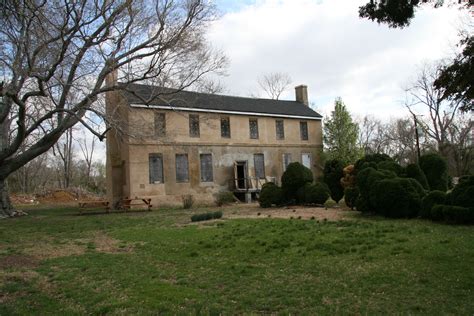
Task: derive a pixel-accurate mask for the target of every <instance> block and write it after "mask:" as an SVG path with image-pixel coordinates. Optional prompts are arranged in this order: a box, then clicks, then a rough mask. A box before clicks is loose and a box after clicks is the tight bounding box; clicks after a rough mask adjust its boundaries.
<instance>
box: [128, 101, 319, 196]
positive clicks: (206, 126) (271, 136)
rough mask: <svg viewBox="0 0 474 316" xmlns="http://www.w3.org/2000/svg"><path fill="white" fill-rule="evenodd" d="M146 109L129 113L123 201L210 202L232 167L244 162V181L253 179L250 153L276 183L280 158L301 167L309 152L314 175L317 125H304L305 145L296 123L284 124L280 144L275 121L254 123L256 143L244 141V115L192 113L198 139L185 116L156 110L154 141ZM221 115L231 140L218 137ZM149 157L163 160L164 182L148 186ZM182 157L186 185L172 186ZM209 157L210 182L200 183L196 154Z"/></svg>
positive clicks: (247, 138)
mask: <svg viewBox="0 0 474 316" xmlns="http://www.w3.org/2000/svg"><path fill="white" fill-rule="evenodd" d="M153 111H155V110H152V109H136V108H133V109H130V131H131V134H132V135H134V137H131V138H129V143H130V145H129V146H130V147H129V157H128V158H127V159H126V162H125V164H126V170H127V175H126V179H127V180H126V183H124V188H125V191H126V192H125V195H126V196H141V197H150V198H152V199H153V202H152V203H153V204H154V205H159V204H163V203H165V204H176V203H181V196H182V195H183V194H192V195H194V196H195V199H196V200H197V202H203V203H205V202H212V201H213V193H215V192H218V191H219V190H223V189H226V188H228V186H229V181H231V179H232V178H233V176H234V162H235V161H237V160H243V161H247V162H248V173H249V176H251V177H253V176H254V175H255V169H254V156H253V155H254V154H257V153H259V154H264V159H265V175H266V176H267V177H275V178H276V179H277V181H278V182H279V180H280V178H281V175H282V173H283V154H284V153H290V154H291V155H292V161H298V162H301V154H302V153H310V154H311V159H312V171H313V173H314V175H315V176H318V175H319V170H318V168H317V167H316V166H317V163H318V160H319V157H318V152H319V151H318V150H319V149H320V148H321V144H322V135H321V122H320V121H316V120H304V121H306V122H307V123H308V134H309V139H308V140H301V137H300V121H302V120H300V119H285V120H284V129H285V139H283V140H277V139H276V131H275V118H271V117H254V118H257V119H258V125H259V138H258V139H250V135H249V116H243V115H219V114H206V113H204V114H203V113H197V112H196V113H195V114H199V116H200V137H198V138H197V137H190V136H189V121H188V118H189V113H190V112H173V111H161V112H164V113H166V136H164V137H156V136H154V121H153V120H154V114H153ZM221 116H228V117H229V118H230V126H231V138H222V137H221V131H220V118H221ZM150 153H159V154H162V155H163V169H164V170H163V172H164V183H160V184H150V183H149V173H148V169H149V161H148V159H149V158H148V157H149V154H150ZM181 153H186V154H188V161H189V182H187V183H176V174H175V173H176V171H175V155H176V154H181ZM205 153H212V157H213V161H212V162H213V175H214V181H213V182H212V183H208V182H205V183H201V181H200V160H199V155H200V154H205Z"/></svg>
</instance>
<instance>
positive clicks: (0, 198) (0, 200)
mask: <svg viewBox="0 0 474 316" xmlns="http://www.w3.org/2000/svg"><path fill="white" fill-rule="evenodd" d="M16 213H17V212H16V211H15V208H14V207H13V205H12V203H11V201H10V196H9V195H8V185H7V181H6V180H5V179H0V218H2V217H13V216H15V215H16Z"/></svg>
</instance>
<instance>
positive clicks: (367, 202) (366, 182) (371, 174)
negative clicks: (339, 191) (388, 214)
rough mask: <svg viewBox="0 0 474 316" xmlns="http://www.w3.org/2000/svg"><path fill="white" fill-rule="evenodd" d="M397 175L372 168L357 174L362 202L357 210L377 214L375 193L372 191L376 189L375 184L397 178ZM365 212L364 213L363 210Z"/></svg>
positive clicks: (357, 206) (358, 203) (357, 203)
mask: <svg viewBox="0 0 474 316" xmlns="http://www.w3.org/2000/svg"><path fill="white" fill-rule="evenodd" d="M395 177H396V175H395V174H394V173H393V172H391V171H388V170H375V169H374V168H372V167H368V168H365V169H362V170H361V171H360V172H359V173H358V174H357V179H356V183H357V187H358V188H359V192H360V198H361V199H362V201H360V202H356V208H357V210H358V211H361V212H374V213H376V212H377V210H376V205H375V201H374V198H375V197H374V193H373V192H372V189H373V188H374V187H375V186H374V184H375V183H376V182H377V181H380V180H384V179H391V178H395ZM361 208H362V209H363V211H362V209H361Z"/></svg>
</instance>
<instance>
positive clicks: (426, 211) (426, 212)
mask: <svg viewBox="0 0 474 316" xmlns="http://www.w3.org/2000/svg"><path fill="white" fill-rule="evenodd" d="M445 201H446V193H445V192H443V191H438V190H435V191H431V192H429V193H428V194H427V195H426V196H425V197H424V198H423V200H422V202H421V212H420V216H421V218H432V216H431V209H432V208H433V206H435V205H443V204H445Z"/></svg>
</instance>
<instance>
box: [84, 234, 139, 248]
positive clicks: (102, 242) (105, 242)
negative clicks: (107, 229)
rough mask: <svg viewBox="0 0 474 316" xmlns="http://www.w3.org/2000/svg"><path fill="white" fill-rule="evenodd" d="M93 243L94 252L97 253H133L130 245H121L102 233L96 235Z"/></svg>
mask: <svg viewBox="0 0 474 316" xmlns="http://www.w3.org/2000/svg"><path fill="white" fill-rule="evenodd" d="M93 242H94V244H95V250H96V251H99V252H104V253H120V252H131V251H133V246H132V245H129V244H124V243H121V242H120V241H119V240H117V239H114V238H112V237H110V236H108V235H106V234H104V233H98V234H96V235H95V237H94V239H93Z"/></svg>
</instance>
